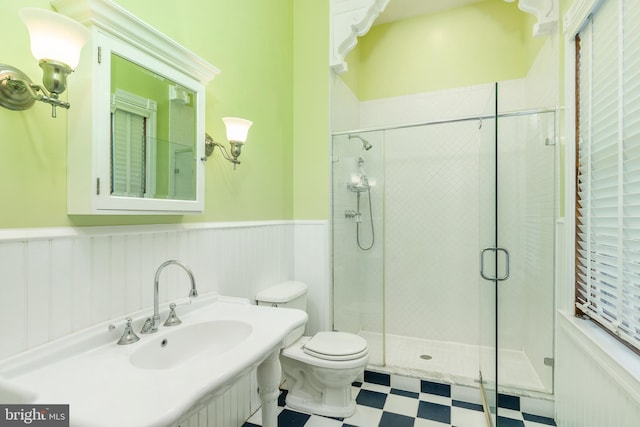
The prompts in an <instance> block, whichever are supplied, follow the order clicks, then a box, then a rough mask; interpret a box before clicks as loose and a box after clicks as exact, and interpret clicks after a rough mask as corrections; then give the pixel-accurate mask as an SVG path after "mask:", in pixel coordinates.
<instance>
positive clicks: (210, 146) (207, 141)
mask: <svg viewBox="0 0 640 427" xmlns="http://www.w3.org/2000/svg"><path fill="white" fill-rule="evenodd" d="M215 147H218V148H220V151H221V152H222V156H223V157H224V158H225V159H227V160H228V161H230V162H231V163H233V165H234V168H235V165H239V164H240V160H238V158H237V157H234V156H232V155H231V154H229V152H228V151H227V149H226V148H225V147H224V145H222V144H220V143H219V142H216V141H214V140H213V138H212V137H211V135H209V134H208V133H207V134H205V138H204V154H205V156H204V157H202V158H201V159H200V160H202V161H203V162H206V161H207V159H208V158H209V156H210V155H211V154H213V150H214V148H215Z"/></svg>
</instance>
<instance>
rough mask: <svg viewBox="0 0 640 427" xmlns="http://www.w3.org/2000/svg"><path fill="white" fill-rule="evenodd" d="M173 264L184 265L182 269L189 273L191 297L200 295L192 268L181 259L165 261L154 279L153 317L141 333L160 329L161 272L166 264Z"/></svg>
mask: <svg viewBox="0 0 640 427" xmlns="http://www.w3.org/2000/svg"><path fill="white" fill-rule="evenodd" d="M171 264H175V265H177V266H180V267H182V269H183V270H184V271H186V272H187V274H188V275H189V279H190V280H191V290H190V291H189V297H197V296H198V290H197V289H196V280H195V279H194V278H193V273H192V272H191V269H190V268H189V267H187V266H186V265H185V264H184V263H182V262H181V261H177V260H175V259H170V260H169V261H165V262H163V263H162V264H160V267H158V269H157V270H156V277H155V278H154V279H153V317H150V318H148V319H147V320H146V321H145V322H144V326H143V327H142V330H141V331H140V333H143V334H151V333H153V332H156V331H157V330H158V323H160V313H158V289H159V285H160V273H161V272H162V270H164V268H165V267H166V266H168V265H171Z"/></svg>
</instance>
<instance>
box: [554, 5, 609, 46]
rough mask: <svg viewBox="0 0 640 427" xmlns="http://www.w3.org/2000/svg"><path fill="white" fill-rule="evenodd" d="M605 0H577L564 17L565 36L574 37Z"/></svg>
mask: <svg viewBox="0 0 640 427" xmlns="http://www.w3.org/2000/svg"><path fill="white" fill-rule="evenodd" d="M602 1H603V0H575V1H574V2H573V4H572V5H571V7H570V8H569V10H568V11H567V13H566V14H565V15H564V18H563V27H564V35H565V37H569V38H574V37H575V36H576V34H578V32H579V31H580V29H581V28H582V26H583V25H584V24H585V22H586V20H587V18H588V17H589V15H591V14H592V13H593V11H594V10H595V9H596V8H597V7H598V6H600V4H601V3H602Z"/></svg>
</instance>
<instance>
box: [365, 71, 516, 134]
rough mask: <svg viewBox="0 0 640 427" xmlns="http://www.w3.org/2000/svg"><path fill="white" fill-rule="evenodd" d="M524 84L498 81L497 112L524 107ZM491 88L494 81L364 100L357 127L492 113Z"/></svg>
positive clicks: (421, 121)
mask: <svg viewBox="0 0 640 427" xmlns="http://www.w3.org/2000/svg"><path fill="white" fill-rule="evenodd" d="M524 87H525V80H524V79H517V80H508V81H504V82H500V83H499V90H498V108H499V111H500V112H505V111H516V110H523V109H525V108H526V103H525V90H524ZM493 90H494V85H493V84H483V85H477V86H467V87H462V88H456V89H445V90H440V91H434V92H424V93H418V94H414V95H407V96H399V97H393V98H384V99H376V100H372V101H363V102H361V103H360V128H362V129H367V128H379V127H384V126H391V125H405V124H411V123H423V122H430V121H441V120H450V119H459V118H461V117H476V116H478V115H481V114H483V113H491V112H492V111H493V108H494V107H493V105H494V104H493V103H494V98H493V95H492V94H493Z"/></svg>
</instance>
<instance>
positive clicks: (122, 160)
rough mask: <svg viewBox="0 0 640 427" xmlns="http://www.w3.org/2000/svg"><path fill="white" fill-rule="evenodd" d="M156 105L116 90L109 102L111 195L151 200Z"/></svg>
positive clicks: (153, 189) (153, 191) (153, 185)
mask: <svg viewBox="0 0 640 427" xmlns="http://www.w3.org/2000/svg"><path fill="white" fill-rule="evenodd" d="M156 115H157V103H156V102H155V101H153V100H150V99H146V98H142V97H140V96H138V95H135V94H132V93H129V92H126V91H124V90H121V89H116V92H115V93H114V95H113V98H112V102H111V194H113V195H114V196H127V197H145V196H150V197H153V195H154V194H155V135H156Z"/></svg>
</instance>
